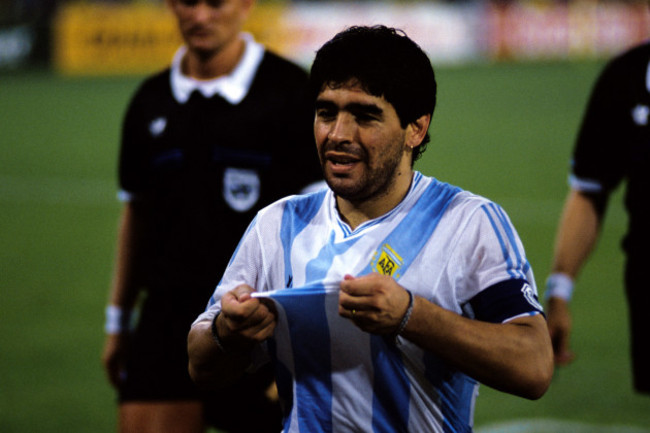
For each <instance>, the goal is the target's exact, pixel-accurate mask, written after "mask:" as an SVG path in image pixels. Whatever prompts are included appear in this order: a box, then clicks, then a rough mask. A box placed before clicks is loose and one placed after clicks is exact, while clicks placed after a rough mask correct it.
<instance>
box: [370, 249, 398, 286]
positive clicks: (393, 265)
mask: <svg viewBox="0 0 650 433" xmlns="http://www.w3.org/2000/svg"><path fill="white" fill-rule="evenodd" d="M402 264H403V260H402V257H401V256H400V255H399V254H397V252H395V250H394V249H392V248H391V246H390V245H388V244H384V245H382V247H381V249H380V250H379V251H376V252H375V256H374V257H373V260H372V269H373V270H375V271H377V272H378V273H380V274H382V275H388V276H391V277H393V278H397V277H398V276H399V270H400V268H401V267H402Z"/></svg>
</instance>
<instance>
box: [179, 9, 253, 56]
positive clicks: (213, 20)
mask: <svg viewBox="0 0 650 433" xmlns="http://www.w3.org/2000/svg"><path fill="white" fill-rule="evenodd" d="M167 1H168V4H169V6H170V9H171V10H172V12H173V13H174V15H175V16H176V19H177V20H178V26H179V29H180V32H181V35H182V37H183V40H184V41H185V43H186V44H187V47H188V49H189V50H190V51H194V52H196V53H198V54H201V55H211V54H214V53H217V52H219V51H223V50H224V49H226V48H227V47H228V46H229V45H231V44H234V43H236V42H237V41H238V40H239V37H238V34H239V32H240V31H241V29H242V27H243V25H244V22H245V21H246V18H247V17H248V14H249V12H250V10H251V8H252V6H253V3H254V0H167Z"/></svg>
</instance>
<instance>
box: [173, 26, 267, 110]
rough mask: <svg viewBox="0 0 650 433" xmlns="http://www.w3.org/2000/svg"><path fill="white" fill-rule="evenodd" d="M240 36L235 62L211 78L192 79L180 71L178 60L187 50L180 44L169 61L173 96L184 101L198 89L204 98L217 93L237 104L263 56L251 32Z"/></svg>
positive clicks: (179, 100) (242, 97)
mask: <svg viewBox="0 0 650 433" xmlns="http://www.w3.org/2000/svg"><path fill="white" fill-rule="evenodd" d="M242 38H243V39H244V42H245V43H246V48H245V50H244V55H243V56H242V58H241V60H240V62H239V64H238V65H237V66H236V67H235V69H234V70H233V71H232V72H231V73H230V74H229V75H225V76H222V77H218V78H215V79H213V80H196V79H194V78H190V77H188V76H185V75H183V73H182V72H181V60H182V58H183V56H184V55H185V53H186V52H187V47H186V46H182V47H180V48H179V49H178V51H176V54H174V58H173V60H172V64H171V74H170V81H171V87H172V92H173V94H174V98H175V99H176V100H177V101H178V102H179V103H181V104H184V103H186V102H187V100H188V99H190V95H191V94H192V92H193V91H195V90H198V91H199V92H201V94H203V96H205V97H206V98H211V97H212V96H214V95H215V94H218V95H219V96H221V97H222V98H224V99H225V100H226V101H228V102H230V103H231V104H233V105H236V104H239V103H240V102H241V101H242V100H243V99H244V97H246V94H247V93H248V91H249V90H250V87H251V84H252V83H253V78H255V73H256V72H257V68H258V67H259V65H260V63H261V62H262V58H263V57H264V47H263V46H262V45H261V44H259V43H257V42H255V40H254V39H253V36H252V35H251V34H249V33H242Z"/></svg>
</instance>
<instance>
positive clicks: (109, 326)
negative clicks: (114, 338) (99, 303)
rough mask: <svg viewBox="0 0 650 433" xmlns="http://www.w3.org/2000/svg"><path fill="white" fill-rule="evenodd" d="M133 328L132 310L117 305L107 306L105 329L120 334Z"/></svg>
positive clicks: (111, 333)
mask: <svg viewBox="0 0 650 433" xmlns="http://www.w3.org/2000/svg"><path fill="white" fill-rule="evenodd" d="M130 329H131V310H123V309H122V308H121V307H118V306H117V305H108V306H107V307H106V323H105V324H104V331H105V332H106V333H107V334H109V335H113V334H119V333H121V332H124V331H128V330H130Z"/></svg>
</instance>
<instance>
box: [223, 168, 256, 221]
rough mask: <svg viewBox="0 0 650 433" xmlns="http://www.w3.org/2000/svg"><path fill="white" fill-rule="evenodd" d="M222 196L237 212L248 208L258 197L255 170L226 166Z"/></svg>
mask: <svg viewBox="0 0 650 433" xmlns="http://www.w3.org/2000/svg"><path fill="white" fill-rule="evenodd" d="M223 198H224V199H225V200H226V203H228V205H229V206H230V207H231V208H232V209H233V210H235V211H237V212H246V211H248V210H250V209H251V208H252V207H253V206H254V205H255V203H257V200H259V198H260V178H259V176H258V174H257V172H256V171H255V170H246V169H241V168H226V169H225V170H224V172H223Z"/></svg>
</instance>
